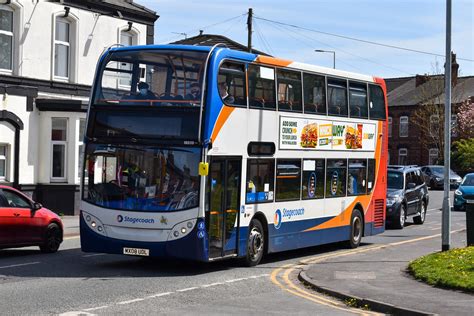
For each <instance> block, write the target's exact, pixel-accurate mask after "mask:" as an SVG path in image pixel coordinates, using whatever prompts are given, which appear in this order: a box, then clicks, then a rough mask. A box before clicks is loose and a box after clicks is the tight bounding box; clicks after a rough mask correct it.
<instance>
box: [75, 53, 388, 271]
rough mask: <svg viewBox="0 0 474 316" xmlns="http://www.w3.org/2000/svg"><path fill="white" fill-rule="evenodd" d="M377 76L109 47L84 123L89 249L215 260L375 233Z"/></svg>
mask: <svg viewBox="0 0 474 316" xmlns="http://www.w3.org/2000/svg"><path fill="white" fill-rule="evenodd" d="M386 118H387V101H386V88H385V83H384V81H383V80H382V79H380V78H374V77H371V76H366V75H360V74H354V73H349V72H344V71H339V70H335V69H328V68H324V67H319V66H313V65H308V64H302V63H297V62H292V61H287V60H282V59H277V58H272V57H267V56H259V55H255V54H251V53H245V52H240V51H235V50H231V49H228V48H225V47H221V46H219V45H217V46H214V47H198V46H184V45H163V46H153V45H150V46H137V47H122V48H112V49H109V50H108V51H106V52H105V53H104V55H103V56H102V57H101V59H100V61H99V64H98V68H97V73H96V78H95V82H94V86H93V93H92V97H91V101H90V107H89V112H88V122H87V130H86V137H85V144H86V149H85V157H84V175H83V181H82V193H81V194H82V203H81V245H82V250H83V251H87V252H104V253H119V254H127V255H142V256H158V257H175V258H184V259H194V260H200V261H212V260H217V259H222V258H228V257H242V258H245V260H246V262H247V264H248V265H256V264H258V263H259V262H260V260H261V259H262V257H263V255H264V254H266V253H271V252H278V251H284V250H289V249H296V248H303V247H310V246H315V245H320V244H325V243H332V242H339V241H347V242H348V244H349V245H350V246H351V247H357V246H358V245H359V244H360V242H361V239H362V237H363V236H369V235H374V234H378V233H381V232H383V231H384V227H385V197H386V168H387V157H388V153H387V133H386V131H387V121H386Z"/></svg>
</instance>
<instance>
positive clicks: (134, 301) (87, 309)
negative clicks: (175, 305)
mask: <svg viewBox="0 0 474 316" xmlns="http://www.w3.org/2000/svg"><path fill="white" fill-rule="evenodd" d="M268 276H269V274H268V273H264V274H259V275H252V276H249V277H247V278H240V279H232V280H227V281H225V282H215V283H210V284H206V285H202V286H200V287H198V286H194V287H188V288H185V289H180V290H176V291H175V292H163V293H157V294H153V295H149V296H145V297H143V298H136V299H132V300H128V301H122V302H117V303H115V304H112V305H104V306H99V307H91V308H85V309H83V310H82V311H72V312H67V313H63V314H61V315H69V316H73V315H74V316H80V315H93V314H89V313H87V312H89V311H94V310H99V309H105V308H109V307H112V306H114V305H115V306H118V305H126V304H132V303H136V302H141V301H144V300H148V299H153V298H158V297H163V296H167V295H171V294H179V293H183V292H188V291H192V290H197V289H200V288H208V287H211V286H218V285H225V284H226V283H233V282H238V281H245V280H255V279H257V278H262V277H268Z"/></svg>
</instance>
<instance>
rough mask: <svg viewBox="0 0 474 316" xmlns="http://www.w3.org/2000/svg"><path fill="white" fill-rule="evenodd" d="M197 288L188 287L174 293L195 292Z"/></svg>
mask: <svg viewBox="0 0 474 316" xmlns="http://www.w3.org/2000/svg"><path fill="white" fill-rule="evenodd" d="M197 289H199V287H197V286H193V287H188V288H186V289H181V290H176V292H187V291H192V290H197Z"/></svg>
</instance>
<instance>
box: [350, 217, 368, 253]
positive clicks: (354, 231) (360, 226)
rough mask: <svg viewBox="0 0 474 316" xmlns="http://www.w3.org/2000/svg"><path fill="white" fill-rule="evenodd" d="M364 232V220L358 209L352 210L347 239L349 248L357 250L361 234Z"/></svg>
mask: <svg viewBox="0 0 474 316" xmlns="http://www.w3.org/2000/svg"><path fill="white" fill-rule="evenodd" d="M363 231H364V220H363V219H362V213H361V212H360V210H359V209H354V210H353V211H352V216H351V235H350V239H349V243H348V245H349V247H350V248H357V247H359V245H360V242H361V241H362V234H363Z"/></svg>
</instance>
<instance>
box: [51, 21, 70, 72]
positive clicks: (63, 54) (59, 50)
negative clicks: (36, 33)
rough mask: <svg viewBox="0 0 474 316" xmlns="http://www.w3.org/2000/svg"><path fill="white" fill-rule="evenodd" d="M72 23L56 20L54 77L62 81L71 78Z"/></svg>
mask: <svg viewBox="0 0 474 316" xmlns="http://www.w3.org/2000/svg"><path fill="white" fill-rule="evenodd" d="M70 51H71V42H70V23H69V22H68V21H66V20H64V19H62V18H56V33H55V36H54V76H55V77H58V78H62V79H68V78H69V72H70V60H71V52H70Z"/></svg>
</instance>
